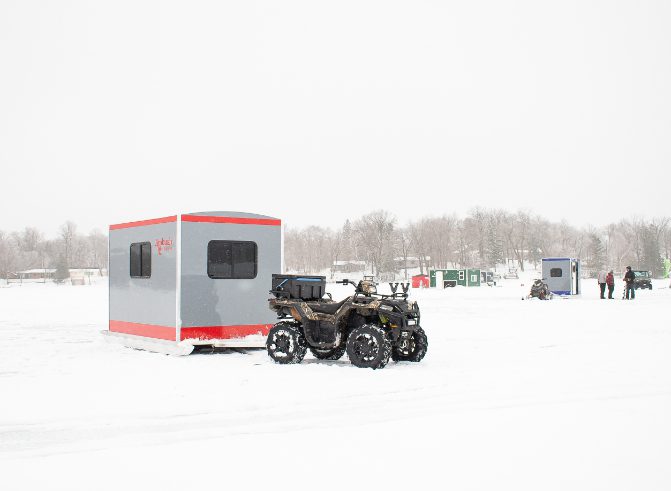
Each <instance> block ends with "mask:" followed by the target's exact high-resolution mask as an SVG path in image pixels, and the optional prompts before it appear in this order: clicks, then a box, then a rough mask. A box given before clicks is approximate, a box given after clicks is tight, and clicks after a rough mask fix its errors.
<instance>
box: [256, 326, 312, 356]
mask: <svg viewBox="0 0 671 491" xmlns="http://www.w3.org/2000/svg"><path fill="white" fill-rule="evenodd" d="M307 349H308V347H307V343H306V342H305V337H304V336H303V334H302V333H301V331H300V330H299V329H298V326H296V325H295V324H292V323H290V322H278V323H277V324H275V326H273V328H272V329H271V330H270V332H269V333H268V339H267V340H266V350H267V351H268V356H270V357H271V358H272V359H273V361H274V362H275V363H281V364H282V365H287V364H291V363H300V362H301V361H303V358H304V357H305V353H306V352H307Z"/></svg>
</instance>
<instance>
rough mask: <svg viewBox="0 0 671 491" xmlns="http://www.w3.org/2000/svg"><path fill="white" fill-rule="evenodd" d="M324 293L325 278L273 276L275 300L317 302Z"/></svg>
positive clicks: (287, 275) (271, 291)
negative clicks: (286, 299) (289, 299)
mask: <svg viewBox="0 0 671 491" xmlns="http://www.w3.org/2000/svg"><path fill="white" fill-rule="evenodd" d="M325 291H326V276H306V275H293V274H274V275H273V289H272V290H270V293H272V294H273V295H275V297H276V298H294V299H302V300H319V299H320V298H322V297H323V296H324V293H325Z"/></svg>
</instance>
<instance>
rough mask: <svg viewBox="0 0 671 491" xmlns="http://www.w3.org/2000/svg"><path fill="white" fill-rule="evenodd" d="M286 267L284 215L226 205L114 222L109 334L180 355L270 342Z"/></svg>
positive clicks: (127, 342) (131, 342) (156, 349)
mask: <svg viewBox="0 0 671 491" xmlns="http://www.w3.org/2000/svg"><path fill="white" fill-rule="evenodd" d="M281 268H282V233H281V221H280V220H279V219H277V218H273V217H269V216H263V215H255V214H250V213H240V212H228V211H221V212H201V213H189V214H182V215H174V216H169V217H164V218H156V219H151V220H142V221H136V222H129V223H120V224H116V225H111V226H110V230H109V330H108V331H106V334H108V335H110V336H111V337H113V338H117V339H119V340H121V341H122V342H123V344H126V345H128V346H132V347H136V348H142V349H148V350H151V351H159V352H165V353H174V354H188V353H190V352H191V351H192V350H193V348H194V346H198V345H207V346H214V347H252V346H254V347H260V346H264V343H265V338H266V336H267V334H268V331H269V329H270V327H272V324H273V323H274V322H275V321H276V316H275V314H274V313H273V312H272V311H271V310H270V309H269V308H268V295H269V294H268V291H269V289H270V288H271V285H272V274H273V273H280V272H281Z"/></svg>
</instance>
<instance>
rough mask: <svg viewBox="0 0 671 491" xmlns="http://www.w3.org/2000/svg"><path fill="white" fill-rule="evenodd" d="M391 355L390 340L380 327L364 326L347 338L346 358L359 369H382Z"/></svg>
mask: <svg viewBox="0 0 671 491" xmlns="http://www.w3.org/2000/svg"><path fill="white" fill-rule="evenodd" d="M389 355H391V340H390V339H389V337H388V336H387V333H386V332H385V331H384V329H382V328H381V327H378V326H374V325H372V324H364V325H363V326H361V327H357V328H356V329H354V330H353V331H352V332H351V333H350V335H349V337H348V338H347V356H348V357H349V361H351V362H352V365H354V366H357V367H360V368H372V369H374V370H375V369H377V368H384V366H385V365H386V364H387V362H388V361H389Z"/></svg>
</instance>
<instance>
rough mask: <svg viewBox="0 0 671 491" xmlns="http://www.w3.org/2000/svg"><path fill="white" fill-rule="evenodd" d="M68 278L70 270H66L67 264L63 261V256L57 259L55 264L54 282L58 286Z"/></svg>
mask: <svg viewBox="0 0 671 491" xmlns="http://www.w3.org/2000/svg"><path fill="white" fill-rule="evenodd" d="M69 277H70V269H69V268H68V263H67V261H66V260H65V255H60V256H59V257H58V262H57V263H56V273H55V274H54V282H56V283H58V284H60V283H63V282H64V281H65V280H67V279H68V278H69Z"/></svg>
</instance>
